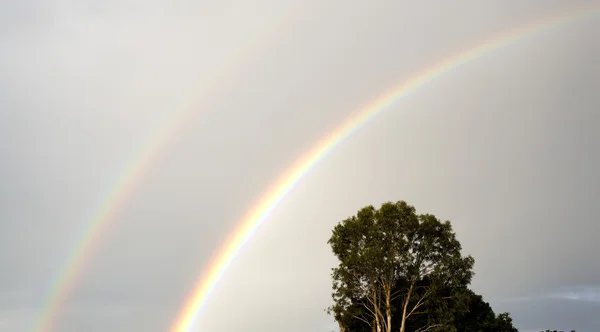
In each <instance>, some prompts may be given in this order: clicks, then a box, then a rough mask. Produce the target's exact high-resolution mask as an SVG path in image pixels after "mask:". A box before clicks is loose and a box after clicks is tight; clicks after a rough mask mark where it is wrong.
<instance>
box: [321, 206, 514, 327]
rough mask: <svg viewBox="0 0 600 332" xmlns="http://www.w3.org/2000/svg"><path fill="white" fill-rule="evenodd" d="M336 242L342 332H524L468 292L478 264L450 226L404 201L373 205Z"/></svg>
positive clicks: (336, 308)
mask: <svg viewBox="0 0 600 332" xmlns="http://www.w3.org/2000/svg"><path fill="white" fill-rule="evenodd" d="M328 243H329V244H330V245H331V248H332V251H333V253H334V255H335V256H336V257H337V258H338V260H339V264H338V266H337V267H335V268H334V269H333V271H332V279H333V293H332V298H333V305H332V306H331V307H329V308H328V312H329V313H331V314H332V315H333V316H334V319H335V320H336V321H337V322H338V325H339V327H340V331H341V332H350V331H351V332H359V331H376V332H391V331H400V332H409V331H410V332H417V331H418V332H425V331H466V332H469V331H478V332H486V331H490V332H492V331H495V332H496V331H497V332H512V331H517V330H516V329H515V328H514V327H513V326H512V319H511V318H510V315H509V314H508V313H503V314H500V315H498V316H496V315H495V314H494V312H493V311H492V309H491V307H490V306H489V304H488V303H486V302H484V301H483V299H482V297H481V296H479V295H476V294H475V293H473V292H472V291H471V290H470V289H468V285H469V284H470V283H471V279H472V277H473V275H474V273H473V266H474V263H475V261H474V259H473V257H471V256H463V255H462V253H461V250H462V248H461V245H460V242H459V241H458V240H457V238H456V234H455V233H454V231H453V229H452V226H451V224H450V222H449V221H444V222H442V221H440V220H439V219H438V218H436V217H435V216H434V215H431V214H417V213H416V210H415V208H414V207H413V206H410V205H408V204H407V203H406V202H404V201H399V202H395V203H394V202H386V203H384V204H382V205H381V207H380V208H379V209H376V208H375V207H373V206H371V205H369V206H366V207H364V208H362V209H360V210H359V211H358V212H357V214H356V215H355V216H351V217H349V218H347V219H345V220H343V221H341V222H339V223H338V224H337V225H336V226H335V227H334V229H333V232H332V236H331V238H330V239H329V241H328Z"/></svg>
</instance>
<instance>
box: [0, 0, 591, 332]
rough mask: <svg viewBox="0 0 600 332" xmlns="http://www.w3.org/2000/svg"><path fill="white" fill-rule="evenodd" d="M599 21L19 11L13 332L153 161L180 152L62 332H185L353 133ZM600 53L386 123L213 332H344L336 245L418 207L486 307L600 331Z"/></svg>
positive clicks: (131, 214) (151, 172)
mask: <svg viewBox="0 0 600 332" xmlns="http://www.w3.org/2000/svg"><path fill="white" fill-rule="evenodd" d="M593 3H597V2H594V1H584V0H570V1H554V0H552V1H548V0H535V1H533V0H532V1H527V2H524V1H517V0H510V1H508V0H504V1H475V0H470V1H466V0H461V1H453V2H452V3H450V2H447V1H441V0H440V1H419V2H418V3H417V2H410V1H399V0H394V1H392V0H390V1H387V0H385V1H384V0H378V1H337V0H335V1H334V0H325V1H316V0H308V1H306V0H305V1H296V2H293V1H273V0H257V1H253V2H252V3H251V4H250V2H244V1H239V0H231V1H205V2H196V1H185V0H171V1H158V0H154V1H133V0H119V1H113V0H111V1H102V2H97V1H87V0H82V1H77V2H76V1H66V0H63V1H54V0H52V1H50V0H44V1H41V0H21V1H12V2H11V1H0V48H1V49H2V52H0V72H1V73H2V75H0V183H1V184H2V185H1V186H0V266H2V271H1V273H0V331H11V332H21V331H23V332H24V331H30V330H29V329H30V327H31V326H32V322H33V321H35V319H36V318H37V317H39V313H40V311H41V310H43V309H44V303H45V299H46V296H47V294H48V292H49V290H50V287H51V286H52V281H53V278H54V277H55V276H56V274H57V273H59V272H60V271H61V268H62V266H63V265H64V264H65V260H66V258H67V256H68V255H69V254H70V253H71V252H72V250H73V248H74V245H75V243H76V242H77V240H78V239H79V238H80V237H81V234H82V231H83V230H85V229H86V226H87V225H89V223H90V220H92V219H93V218H94V217H95V216H97V215H99V213H100V212H101V209H102V206H103V204H104V203H105V202H106V200H107V199H108V198H109V197H111V196H110V193H111V192H113V191H114V190H115V188H116V183H117V181H118V179H119V178H120V176H121V175H122V174H123V173H124V171H126V170H127V169H128V167H129V166H130V165H135V162H136V161H138V158H137V156H138V155H139V154H140V151H143V150H144V149H147V148H148V147H150V148H151V149H152V148H154V147H156V151H157V152H156V154H155V158H153V159H152V160H151V161H150V162H148V163H146V164H144V165H143V167H141V168H139V169H137V170H136V171H134V173H133V174H134V175H135V176H136V178H139V180H138V181H137V182H135V184H134V185H133V186H131V188H129V189H130V192H129V194H128V195H125V196H124V198H123V199H121V200H119V205H118V209H117V210H116V213H115V214H114V216H112V217H111V218H109V219H110V220H109V221H110V223H109V225H108V226H107V227H105V229H104V230H105V231H104V232H102V233H101V234H98V235H97V236H96V238H95V241H96V242H95V243H96V245H95V246H94V248H93V250H92V251H91V253H90V254H89V255H87V256H85V260H84V262H83V268H82V270H81V278H80V279H79V281H78V282H77V283H76V284H75V285H74V286H73V287H72V290H71V291H70V292H69V294H68V296H67V300H66V301H65V303H64V305H61V307H60V310H59V315H58V316H57V319H56V322H57V323H56V326H55V329H54V331H64V332H72V331H73V332H74V331H82V330H85V331H90V332H95V331H116V332H118V331H149V332H152V331H167V330H168V329H169V326H170V325H171V324H172V322H173V321H174V319H175V318H176V317H177V315H178V313H179V312H180V310H181V309H182V307H183V305H184V303H185V301H186V299H187V297H188V296H189V295H190V293H191V292H192V290H193V288H194V285H195V283H196V281H197V280H198V278H199V277H200V276H201V275H202V274H203V272H204V271H205V269H206V268H207V265H208V264H209V262H210V261H211V258H213V257H214V255H215V254H216V253H218V249H219V248H220V247H221V246H222V244H223V242H224V241H225V240H226V239H227V237H228V235H229V234H231V232H232V231H233V230H234V229H235V226H236V225H237V224H238V223H239V221H240V220H241V218H242V217H243V216H244V215H245V214H246V213H247V211H248V210H249V209H250V208H252V207H253V206H254V204H255V203H256V202H257V201H258V200H259V199H260V197H261V196H262V195H263V194H264V193H265V191H266V190H267V189H268V188H269V187H270V186H271V185H272V184H273V183H274V181H276V180H277V179H278V178H279V176H280V174H281V173H282V172H283V171H285V170H286V169H287V167H288V166H289V165H291V164H292V163H293V162H294V161H295V160H296V159H297V158H299V157H300V156H301V155H302V154H303V153H304V152H305V151H307V150H308V149H310V148H311V147H312V146H313V145H314V144H316V143H317V142H318V141H319V140H320V139H321V138H322V137H323V136H324V135H326V134H327V133H328V132H330V131H331V130H333V129H334V128H335V127H336V126H337V125H339V124H340V123H342V122H343V121H344V120H345V119H346V118H347V117H348V116H349V115H351V114H353V112H356V111H357V110H359V109H360V108H361V107H362V106H364V105H367V104H368V103H369V102H370V101H372V100H374V99H375V98H377V96H379V95H380V94H382V93H384V92H385V91H388V90H389V89H391V87H392V86H394V85H395V84H398V83H401V82H403V81H405V80H407V79H409V78H410V77H412V76H414V75H415V74H417V73H419V72H420V71H422V70H423V69H425V68H427V67H428V66H431V65H432V64H435V63H437V62H439V61H440V60H443V59H444V58H448V57H450V56H452V55H454V54H456V53H458V52H460V51H462V50H464V49H466V48H468V47H471V46H474V45H477V44H480V43H482V42H483V41H485V40H486V39H488V38H490V37H491V36H494V35H497V34H500V33H502V32H505V31H507V30H509V29H511V28H514V27H517V26H521V25H523V24H526V23H528V22H532V21H536V20H539V19H543V18H546V17H549V16H551V15H554V14H558V13H561V12H565V11H567V10H569V9H570V8H576V7H578V6H581V5H591V4H593ZM599 31H600V15H598V14H596V15H594V16H591V17H590V18H589V19H586V20H574V21H571V22H570V23H569V24H568V25H564V26H561V27H558V28H556V29H551V30H545V31H542V32H540V33H538V34H536V35H534V36H531V37H528V38H526V39H522V40H518V41H516V42H515V43H512V44H511V45H510V46H507V47H504V48H502V49H499V50H496V51H493V52H491V53H489V54H486V55H485V56H484V57H480V58H478V59H476V60H473V61H470V62H469V63H466V64H464V65H463V66H461V67H459V68H456V69H455V70H453V71H451V72H448V73H446V74H444V75H443V76H441V77H440V78H439V79H437V80H435V81H432V82H431V83H428V84H426V85H424V86H423V87H421V88H419V89H418V90H416V91H414V93H412V94H410V95H409V96H407V97H406V98H404V99H402V100H400V101H398V102H397V103H395V104H394V105H392V106H391V107H390V108H389V109H387V110H386V111H385V112H382V113H381V114H380V115H378V116H377V117H375V118H373V119H372V120H371V121H370V122H369V123H368V124H367V125H366V126H364V127H363V128H361V129H360V130H359V131H357V132H355V133H354V134H353V135H351V136H350V137H349V138H348V139H347V140H346V141H344V142H343V143H342V144H341V145H340V146H339V147H337V148H335V149H334V150H333V151H332V152H331V153H330V154H329V155H328V156H327V157H326V158H325V159H324V160H323V161H322V162H320V163H319V164H318V165H317V166H316V167H315V168H314V170H313V171H311V172H310V173H309V174H308V175H307V176H306V177H305V178H304V179H303V180H302V181H301V182H300V184H299V185H298V186H297V187H296V188H295V189H294V190H293V191H292V192H291V194H290V195H288V196H287V197H286V198H285V199H284V200H283V201H282V203H281V204H280V205H278V206H277V208H276V209H275V210H274V211H273V213H272V214H271V215H270V216H269V218H268V219H267V220H266V222H265V224H264V225H263V226H262V227H261V228H260V229H259V230H258V231H257V233H256V234H255V236H254V237H252V239H251V240H250V241H249V242H248V243H247V245H246V247H245V248H244V249H243V250H242V252H241V253H240V255H239V256H238V257H237V259H236V260H235V261H234V262H233V264H232V265H231V266H230V268H229V269H228V270H227V272H226V273H225V275H224V276H223V278H222V279H221V281H220V282H219V284H218V286H217V287H216V288H215V290H214V292H213V293H212V294H211V296H210V297H209V299H208V302H207V304H206V306H205V307H204V308H203V310H202V311H201V313H200V315H199V316H198V318H197V321H196V324H195V325H194V330H195V331H206V332H210V331H215V332H217V331H218V332H227V331H241V330H243V331H248V332H252V331H266V332H271V331H272V332H275V331H282V330H286V331H290V332H300V331H302V332H304V331H309V330H310V331H323V332H330V331H332V330H337V328H336V324H335V322H334V321H333V319H332V317H330V316H327V315H326V314H325V312H324V309H325V308H326V307H327V306H328V305H330V303H331V299H330V289H331V280H330V275H329V274H330V269H331V268H332V267H333V266H335V264H336V261H335V259H334V257H333V255H332V254H331V250H330V248H329V247H328V246H327V243H326V242H327V239H328V238H329V236H330V235H331V229H332V228H333V226H334V225H335V224H336V223H337V222H339V221H341V220H343V219H345V218H346V217H348V216H350V215H353V214H355V213H356V211H357V210H359V209H360V208H361V207H363V206H366V205H369V204H373V205H375V206H377V205H379V204H381V203H383V202H385V201H397V200H406V201H407V202H408V203H409V204H411V205H414V206H415V207H416V209H417V212H420V213H432V214H435V215H436V216H438V217H439V218H441V219H443V220H450V221H452V224H453V227H454V229H455V231H456V232H457V235H458V238H459V240H460V241H461V243H462V245H463V252H464V254H471V255H472V256H473V257H474V258H475V261H476V263H475V273H476V276H475V278H474V280H473V284H472V288H473V289H474V290H475V291H476V292H477V293H479V294H482V295H483V296H484V299H485V300H486V301H488V302H490V304H491V305H492V307H493V309H494V310H495V311H496V312H504V311H508V312H510V313H511V316H512V317H513V318H514V322H515V325H516V326H517V327H518V328H519V329H521V331H536V330H539V329H569V330H570V329H576V330H577V331H578V332H586V331H595V330H594V327H597V326H598V325H600V318H599V317H598V315H597V313H598V312H599V310H600V265H599V264H596V263H595V262H597V253H598V252H600V242H598V241H596V237H597V235H598V234H600V224H599V223H598V220H599V219H600V218H599V217H600V206H599V205H598V204H597V198H598V197H600V189H599V188H600V176H599V175H598V171H597V170H598V169H600V149H598V146H599V144H600V130H599V129H600V113H599V112H598V109H600V95H599V94H598V93H597V91H598V89H597V87H598V86H600V64H599V63H598V61H597V59H598V58H600V32H599ZM248 45H249V46H248ZM215 77H216V78H215ZM178 121H179V122H178ZM171 123H176V124H177V123H181V125H178V126H176V127H174V128H175V129H174V130H173V131H172V132H170V134H168V136H167V138H168V140H164V142H165V144H163V145H161V146H160V147H159V146H158V145H157V144H156V143H152V142H155V141H156V138H157V137H159V134H157V133H160V132H161V130H163V129H165V128H166V126H167V125H168V124H171ZM160 142H163V140H160Z"/></svg>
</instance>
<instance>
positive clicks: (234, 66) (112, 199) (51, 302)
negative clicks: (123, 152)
mask: <svg viewBox="0 0 600 332" xmlns="http://www.w3.org/2000/svg"><path fill="white" fill-rule="evenodd" d="M304 10H305V8H296V7H292V8H290V9H287V10H286V11H285V13H283V15H281V17H279V18H278V19H277V20H276V21H275V23H274V24H272V25H270V26H269V27H267V28H266V29H264V30H263V31H262V32H261V33H259V34H257V35H256V36H255V37H254V38H252V39H250V40H249V41H248V42H247V43H246V45H244V46H243V47H240V51H239V52H236V54H234V55H233V58H231V59H228V60H225V61H223V62H222V65H221V66H219V67H217V68H216V70H214V71H213V72H212V75H211V76H210V77H209V78H208V79H206V80H204V85H203V86H201V87H200V89H199V90H200V91H203V93H202V97H209V96H211V95H212V94H213V93H214V92H216V90H218V89H220V88H222V87H223V86H224V85H225V83H226V82H227V79H228V78H230V76H231V75H232V74H233V73H235V72H237V71H239V70H240V69H241V68H240V67H242V66H243V65H244V64H245V63H246V62H247V60H248V59H249V58H251V57H252V56H256V54H255V53H257V52H259V51H261V50H263V49H264V48H266V46H267V45H268V44H269V43H271V42H273V41H274V40H276V38H277V36H278V35H279V34H280V33H281V31H282V29H283V28H284V27H285V26H287V25H289V24H290V23H292V22H294V20H295V19H296V18H297V17H298V16H299V15H300V14H302V13H303V11H304ZM203 101H205V100H203ZM196 102H199V101H197V100H196ZM187 103H188V105H187V106H186V103H183V104H182V105H180V107H177V108H176V109H179V110H181V111H179V112H177V113H176V114H175V115H174V116H173V117H172V118H171V121H169V122H168V123H167V124H166V125H164V126H163V127H161V128H160V130H159V131H158V132H157V133H155V135H154V136H153V137H151V139H150V140H149V143H148V144H147V145H145V147H144V148H143V149H142V151H140V152H139V153H138V154H137V155H136V156H135V157H134V158H133V159H132V162H131V163H130V165H129V166H128V167H126V169H125V171H124V172H122V173H121V175H120V177H119V178H118V180H117V182H116V184H115V185H114V186H112V188H113V189H112V191H111V192H110V193H109V194H108V195H107V197H106V199H105V200H104V201H103V204H102V205H101V206H100V208H99V209H98V211H97V212H96V215H95V216H94V217H93V218H92V219H91V220H90V221H89V222H88V223H87V224H86V225H85V228H84V230H83V232H82V234H81V235H80V236H78V241H77V242H76V244H75V245H74V246H73V247H72V249H71V250H70V251H69V255H68V257H67V259H66V261H65V263H64V265H63V266H62V268H61V269H60V270H59V273H58V275H57V276H56V277H55V278H54V281H53V283H52V287H51V288H50V291H49V293H48V295H47V296H46V298H45V301H44V305H43V307H42V310H41V312H40V314H39V317H37V319H36V320H35V321H34V322H33V323H32V327H31V329H30V330H31V331H32V332H49V331H52V330H53V328H54V323H55V320H56V316H57V315H58V313H59V311H61V310H60V309H61V308H62V306H63V305H64V303H65V301H66V299H67V298H68V296H69V294H70V293H71V292H72V291H73V289H74V288H75V285H76V284H77V283H78V281H79V280H80V278H81V277H82V275H83V268H84V266H85V263H86V262H87V261H88V258H89V257H90V255H91V254H92V252H93V251H94V249H95V248H96V247H98V245H99V242H100V241H99V240H100V238H101V235H102V234H103V233H104V232H105V231H106V229H107V228H108V226H109V225H110V224H111V222H113V221H114V220H115V219H116V218H115V217H116V215H117V213H118V212H119V211H120V209H121V207H122V206H123V205H124V204H125V202H127V200H128V198H130V197H131V196H132V195H133V193H134V192H135V189H136V188H137V187H138V185H139V183H140V182H141V181H142V180H143V179H144V178H145V175H146V174H147V173H148V171H149V169H150V166H151V164H152V162H153V161H155V160H156V159H158V158H159V157H160V155H161V153H162V152H164V151H165V150H166V148H167V147H168V146H170V145H171V143H172V141H174V140H175V139H176V138H177V137H178V135H180V134H181V133H182V132H185V129H186V127H187V126H189V124H190V123H193V121H192V119H193V118H194V116H196V114H197V113H198V112H199V110H200V107H198V106H199V105H198V106H196V107H194V108H192V107H190V105H189V104H191V101H190V100H188V101H187Z"/></svg>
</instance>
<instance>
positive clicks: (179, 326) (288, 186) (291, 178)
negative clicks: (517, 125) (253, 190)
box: [171, 5, 600, 332]
mask: <svg viewBox="0 0 600 332" xmlns="http://www.w3.org/2000/svg"><path fill="white" fill-rule="evenodd" d="M599 7H600V6H598V5H596V6H593V7H587V8H584V9H580V10H577V11H573V12H571V13H569V14H563V15H560V16H558V17H552V18H550V19H546V20H543V21H540V22H537V23H534V24H528V25H527V26H525V27H521V28H518V29H514V30H512V31H510V32H508V33H505V34H503V35H500V36H498V37H496V38H492V39H489V40H488V41H486V42H484V43H482V44H479V45H478V46H475V47H473V48H471V49H469V50H467V51H464V52H462V53H459V54H457V55H454V56H452V57H449V58H446V59H444V60H442V61H441V62H439V63H437V64H435V65H433V66H431V67H428V68H426V69H425V70H424V71H422V72H421V73H420V74H418V75H416V76H414V77H412V78H410V79H409V80H407V81H406V82H404V83H403V84H401V85H399V86H396V87H395V88H393V89H391V90H389V92H387V93H385V94H384V95H383V96H381V97H379V98H377V99H376V100H375V101H374V102H372V103H371V104H369V105H368V106H366V107H364V108H362V109H360V110H359V111H358V112H357V113H356V114H355V115H354V116H352V117H350V118H348V119H347V120H346V121H345V122H343V123H342V124H341V125H340V126H339V127H338V128H337V129H336V130H335V131H333V132H332V133H331V134H329V135H328V136H326V137H325V138H324V139H322V140H321V141H320V142H319V143H317V144H316V145H315V146H314V147H313V148H312V149H311V150H309V151H308V152H307V153H306V154H304V156H302V157H301V158H300V159H299V160H298V161H297V162H296V163H295V164H293V165H292V167H290V168H289V169H288V171H286V172H285V173H284V174H283V176H281V177H280V179H279V181H277V182H276V184H275V185H274V186H273V187H272V188H271V189H270V190H269V191H267V193H266V194H265V195H264V196H263V198H262V199H261V200H260V201H259V202H258V204H257V205H256V206H255V207H254V208H253V209H252V210H251V211H250V212H249V213H248V214H247V216H246V217H245V218H243V219H242V221H241V222H240V223H239V224H240V226H239V227H238V229H237V230H236V232H235V233H234V234H233V236H232V237H231V239H230V240H229V241H228V242H226V244H225V246H224V248H223V249H222V250H221V253H220V254H219V255H218V256H217V259H216V260H215V261H214V262H213V263H212V264H211V265H210V266H209V268H208V270H207V272H206V273H205V274H204V275H203V276H202V277H201V279H200V280H199V281H198V283H197V285H196V287H195V289H194V291H193V293H192V295H191V296H190V298H189V300H188V302H187V304H186V305H185V307H184V308H183V310H182V311H181V313H180V316H179V317H178V319H177V320H176V322H175V323H174V324H173V326H172V328H171V332H189V331H190V329H191V328H192V325H193V324H194V321H195V320H196V318H197V316H198V314H199V312H200V309H201V308H202V306H203V305H204V304H206V301H207V299H208V296H209V295H210V293H211V292H212V291H213V290H214V288H215V286H216V285H217V283H218V281H219V280H220V278H221V277H222V276H223V274H224V273H225V272H226V270H227V268H228V267H229V265H230V264H231V263H232V262H233V260H234V259H235V257H236V256H237V255H238V254H239V253H240V251H241V249H242V248H243V246H244V244H245V243H246V242H248V240H249V239H250V238H251V237H252V235H253V234H254V233H255V232H256V231H257V229H258V228H259V227H260V225H261V224H262V223H263V222H264V221H265V220H266V219H267V217H268V216H269V214H270V213H271V212H272V211H273V209H275V208H276V207H277V205H278V204H279V203H280V202H281V201H282V200H283V199H284V198H285V197H286V196H287V195H288V194H289V193H290V191H291V190H292V189H293V188H294V187H295V186H296V185H297V184H298V182H299V181H300V180H301V179H302V178H303V177H304V176H305V175H306V174H307V173H308V172H309V171H310V170H311V169H312V168H313V167H315V166H316V164H317V163H318V162H319V161H321V160H322V159H323V158H325V156H327V154H328V153H329V152H330V151H332V150H333V148H335V147H336V146H338V145H339V144H340V143H341V142H342V141H344V139H346V138H347V137H348V136H349V135H350V134H352V133H353V132H355V131H357V130H358V129H360V128H361V127H362V126H364V125H365V124H366V123H367V122H368V121H369V120H370V119H372V118H373V117H375V116H376V115H377V114H379V113H381V112H382V111H384V110H385V109H387V108H388V107H389V106H391V105H392V104H394V103H395V102H396V101H398V100H399V99H401V98H403V97H405V96H407V95H408V94H409V93H411V92H413V91H415V90H417V89H418V88H420V87H422V86H423V85H425V84H427V83H429V82H431V81H432V80H434V79H436V78H438V77H440V76H441V75H443V74H445V73H447V72H449V71H451V70H452V69H455V68H457V67H458V66H460V65H462V64H464V63H466V62H469V61H471V60H474V59H476V58H479V57H481V56H483V55H485V54H486V53H489V52H491V51H493V50H496V49H499V48H501V47H503V46H506V45H508V44H509V43H511V42H514V41H516V40H518V39H520V38H524V37H527V36H529V35H532V34H534V33H535V32H538V31H540V30H543V29H544V28H550V27H556V26H559V25H561V24H564V23H567V22H569V21H572V20H575V19H577V18H584V17H586V16H590V15H592V14H595V13H597V12H598V9H599Z"/></svg>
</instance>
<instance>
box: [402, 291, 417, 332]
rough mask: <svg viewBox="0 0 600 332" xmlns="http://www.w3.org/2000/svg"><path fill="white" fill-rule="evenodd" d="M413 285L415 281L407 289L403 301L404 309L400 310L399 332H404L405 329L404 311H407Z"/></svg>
mask: <svg viewBox="0 0 600 332" xmlns="http://www.w3.org/2000/svg"><path fill="white" fill-rule="evenodd" d="M414 285H415V281H414V280H413V281H411V282H410V287H409V288H408V294H406V299H405V300H404V308H403V309H402V322H401V324H400V332H405V329H406V311H407V309H408V303H409V302H410V295H411V294H412V290H413V286H414Z"/></svg>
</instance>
